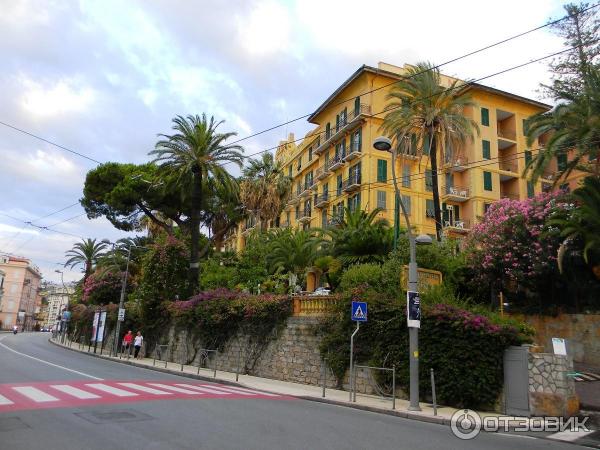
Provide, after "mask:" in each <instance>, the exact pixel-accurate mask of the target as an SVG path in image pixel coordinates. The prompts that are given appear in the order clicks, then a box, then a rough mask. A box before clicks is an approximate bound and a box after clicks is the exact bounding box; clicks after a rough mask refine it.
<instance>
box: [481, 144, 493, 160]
mask: <svg viewBox="0 0 600 450" xmlns="http://www.w3.org/2000/svg"><path fill="white" fill-rule="evenodd" d="M481 148H482V151H481V152H482V154H483V159H491V158H492V152H491V150H490V141H486V140H485V139H484V140H483V141H481Z"/></svg>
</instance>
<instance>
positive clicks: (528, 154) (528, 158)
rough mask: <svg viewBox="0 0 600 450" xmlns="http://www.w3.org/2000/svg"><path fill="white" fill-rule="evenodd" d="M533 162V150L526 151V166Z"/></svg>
mask: <svg viewBox="0 0 600 450" xmlns="http://www.w3.org/2000/svg"><path fill="white" fill-rule="evenodd" d="M530 162H531V150H525V164H529V163H530Z"/></svg>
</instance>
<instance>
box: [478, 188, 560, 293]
mask: <svg viewBox="0 0 600 450" xmlns="http://www.w3.org/2000/svg"><path fill="white" fill-rule="evenodd" d="M563 199H564V193H563V192H553V193H542V194H539V195H537V196H536V197H534V198H531V199H527V200H521V201H519V200H510V199H502V200H499V201H497V202H495V203H493V204H492V205H491V206H490V207H489V209H488V211H487V213H486V214H485V216H484V218H483V220H482V221H481V222H480V223H478V224H477V225H475V226H474V227H473V230H472V231H471V234H470V235H469V238H468V239H467V248H468V263H469V265H470V266H471V268H472V269H473V271H474V272H475V274H476V277H477V278H478V279H479V280H481V281H487V282H494V281H496V280H497V279H498V278H502V279H504V280H506V281H508V282H513V283H514V282H516V283H526V282H527V281H529V280H530V279H532V278H534V277H538V276H540V275H544V274H549V273H552V272H554V271H556V256H557V250H558V247H559V245H560V242H561V240H560V238H559V236H558V233H557V230H552V229H551V228H550V227H548V225H547V219H548V218H549V217H550V216H551V215H552V214H554V213H556V212H557V211H558V210H559V209H562V208H565V207H566V203H565V201H564V200H563Z"/></svg>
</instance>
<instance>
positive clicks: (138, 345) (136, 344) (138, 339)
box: [133, 331, 144, 359]
mask: <svg viewBox="0 0 600 450" xmlns="http://www.w3.org/2000/svg"><path fill="white" fill-rule="evenodd" d="M143 342H144V337H143V336H142V333H141V332H139V331H138V332H137V334H136V336H135V340H134V342H133V346H134V348H135V352H134V354H133V358H134V359H135V358H137V357H138V354H139V353H140V348H142V343H143Z"/></svg>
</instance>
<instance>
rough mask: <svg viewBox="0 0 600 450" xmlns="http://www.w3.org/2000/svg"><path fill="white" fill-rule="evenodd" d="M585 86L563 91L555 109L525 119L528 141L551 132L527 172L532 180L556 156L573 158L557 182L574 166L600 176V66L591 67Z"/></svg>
mask: <svg viewBox="0 0 600 450" xmlns="http://www.w3.org/2000/svg"><path fill="white" fill-rule="evenodd" d="M584 78H585V83H583V86H584V87H583V90H582V91H581V92H579V93H576V94H571V93H569V92H567V91H564V92H563V93H562V94H561V98H560V100H561V101H562V103H560V104H559V105H558V106H556V107H555V108H554V109H553V110H552V111H548V112H545V113H541V114H537V115H535V116H533V117H531V118H529V120H527V122H526V127H525V129H526V133H527V145H528V146H531V145H532V144H533V143H534V142H535V140H536V139H538V138H540V137H541V136H544V135H546V136H548V139H547V142H545V144H544V148H543V149H540V150H539V151H538V152H537V153H536V154H535V155H533V157H532V158H531V160H530V161H529V162H528V164H527V166H526V168H525V173H524V175H527V174H529V175H530V176H531V179H532V181H534V182H535V181H537V179H538V178H539V177H540V176H541V175H542V173H543V172H544V171H545V169H546V168H547V167H548V165H549V164H550V162H551V160H552V159H553V158H555V157H563V158H565V159H566V157H567V154H569V155H570V156H571V158H570V159H569V160H568V161H567V162H566V163H565V164H564V165H560V166H559V167H558V174H557V177H556V178H555V179H554V184H555V185H556V184H557V183H559V182H560V180H564V179H565V178H567V177H568V176H569V174H570V173H571V172H572V171H573V170H575V169H578V170H582V171H585V172H589V173H592V174H594V175H595V176H596V177H598V176H600V70H598V69H595V68H594V69H590V71H589V72H588V73H587V74H586V75H585V77H584Z"/></svg>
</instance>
